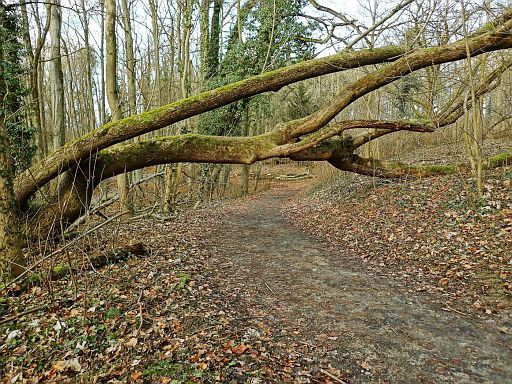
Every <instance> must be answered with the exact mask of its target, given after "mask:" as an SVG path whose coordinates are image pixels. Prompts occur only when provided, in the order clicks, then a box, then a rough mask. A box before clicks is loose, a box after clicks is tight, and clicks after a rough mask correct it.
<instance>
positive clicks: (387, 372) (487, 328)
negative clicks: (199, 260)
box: [207, 188, 512, 383]
mask: <svg viewBox="0 0 512 384" xmlns="http://www.w3.org/2000/svg"><path fill="white" fill-rule="evenodd" d="M293 193H294V191H293V189H289V188H282V189H278V190H275V191H272V192H271V193H268V194H266V195H263V196H259V197H257V198H255V199H254V198H253V199H252V200H251V199H249V200H248V201H247V202H246V203H244V204H242V206H240V205H238V206H237V207H236V209H230V208H228V210H227V212H226V213H225V215H224V220H223V221H224V222H223V225H222V227H220V228H218V229H216V230H215V231H214V233H211V234H209V240H207V242H208V244H207V245H208V246H209V247H210V248H211V249H212V253H213V254H214V257H213V262H214V263H215V264H217V266H218V269H217V270H218V271H219V272H218V278H219V279H224V281H225V284H233V285H238V286H240V287H242V288H241V289H242V292H243V295H244V298H243V301H244V302H243V303H241V305H247V306H253V307H254V308H259V309H262V310H265V311H266V312H267V313H269V316H271V317H272V318H273V319H275V320H276V321H278V322H280V323H281V324H283V327H284V328H286V329H287V330H288V334H291V335H292V336H293V337H296V338H298V339H299V340H301V342H302V343H304V344H305V345H308V346H310V347H311V350H312V351H313V352H314V353H317V354H319V353H320V354H322V355H323V356H324V357H325V358H327V359H328V361H330V362H331V364H332V365H333V366H335V367H337V368H339V369H341V370H350V371H351V372H352V374H351V376H352V379H351V380H353V381H354V382H358V383H380V382H382V383H388V382H389V383H440V382H447V383H512V337H511V336H510V335H507V334H504V333H501V332H500V331H499V329H498V326H497V325H496V324H495V323H493V322H491V321H487V320H484V319H480V318H478V317H477V316H476V315H471V314H468V315H461V314H459V313H456V312H454V311H446V310H443V308H442V306H439V305H437V304H434V303H432V300H429V296H428V295H427V294H419V293H414V292H410V291H409V290H408V288H407V287H404V286H403V285H402V284H403V283H400V282H399V281H395V280H393V279H391V278H389V277H386V276H379V275H377V274H376V273H375V272H373V271H371V270H369V269H368V268H367V266H366V265H365V264H364V263H362V262H361V261H360V260H359V259H356V258H355V257H351V255H350V254H344V253H343V252H340V251H339V250H335V249H333V248H332V247H330V246H328V245H326V244H322V243H321V242H319V241H318V240H316V239H314V238H312V237H310V236H309V235H306V234H304V233H303V232H301V231H300V230H298V229H296V228H294V227H293V226H292V225H290V224H289V223H288V222H286V220H285V219H284V218H282V217H281V216H280V214H279V209H280V205H281V204H282V203H283V202H284V201H285V200H286V199H288V198H290V197H291V196H292V195H293ZM210 236H211V237H210ZM293 330H296V331H295V332H294V333H293V332H292V331H293Z"/></svg>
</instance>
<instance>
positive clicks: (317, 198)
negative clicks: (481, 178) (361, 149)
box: [286, 168, 512, 318]
mask: <svg viewBox="0 0 512 384" xmlns="http://www.w3.org/2000/svg"><path fill="white" fill-rule="evenodd" d="M473 184H474V183H473V181H472V180H471V179H469V178H468V176H466V175H452V176H445V177H438V178H430V179H424V180H410V181H404V182H400V183H396V182H393V183H389V182H386V181H380V180H371V179H368V178H366V179H361V178H355V179H354V178H349V179H340V180H338V182H337V183H335V184H334V185H331V186H330V187H328V188H324V189H322V190H320V191H318V192H316V193H313V194H303V195H302V196H301V197H299V198H297V199H295V200H294V201H291V202H289V203H288V205H287V208H286V211H287V214H286V216H287V217H288V219H289V222H290V223H292V224H293V225H296V226H298V227H300V228H301V229H303V230H304V231H306V232H308V233H310V234H313V235H315V236H316V237H317V238H320V239H324V240H326V241H328V242H330V243H332V244H334V245H336V246H338V247H339V248H340V249H343V252H348V253H350V254H352V255H353V256H354V257H359V258H361V259H362V260H363V261H364V262H366V263H367V264H368V268H370V269H372V270H375V271H377V272H379V273H380V272H386V273H387V274H389V275H390V276H392V277H393V278H398V279H400V280H403V281H405V282H406V283H407V284H410V285H411V289H413V290H416V291H427V292H431V293H436V297H437V298H438V301H439V302H440V303H443V304H444V306H445V308H451V307H452V306H454V307H456V308H457V310H458V311H460V312H462V313H464V312H466V311H467V310H469V309H470V308H473V309H476V310H478V311H480V312H482V313H487V314H489V315H491V314H497V316H498V317H500V316H503V317H505V318H508V317H509V316H510V311H511V309H512V169H511V168H504V169H500V170H495V171H493V172H492V173H488V174H487V178H486V183H485V189H486V192H485V196H484V198H483V199H477V198H476V197H475V191H474V190H473ZM454 309H455V308H454Z"/></svg>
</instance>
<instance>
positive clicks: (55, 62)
mask: <svg viewBox="0 0 512 384" xmlns="http://www.w3.org/2000/svg"><path fill="white" fill-rule="evenodd" d="M48 7H50V12H49V13H50V15H51V21H50V36H51V40H52V43H51V57H50V60H51V61H50V88H51V95H52V97H51V105H52V122H53V150H54V151H56V150H57V149H59V148H60V147H62V146H63V145H64V143H65V142H66V126H65V111H64V79H63V73H62V60H61V49H60V40H61V26H62V10H61V7H60V0H55V1H54V2H53V3H52V4H50V5H48Z"/></svg>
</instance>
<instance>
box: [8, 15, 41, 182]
mask: <svg viewBox="0 0 512 384" xmlns="http://www.w3.org/2000/svg"><path fill="white" fill-rule="evenodd" d="M0 12H2V13H3V14H2V17H1V20H2V23H0V40H1V41H2V44H1V49H2V50H3V59H4V60H3V61H1V62H0V77H1V78H2V79H3V81H4V84H5V88H6V89H5V90H6V92H5V95H3V97H1V98H0V113H3V114H4V116H5V118H6V120H5V122H6V126H7V134H8V136H9V140H10V143H11V147H10V151H11V157H12V160H13V165H14V169H15V172H16V173H19V172H21V171H23V170H25V169H26V168H28V167H29V166H30V164H31V162H32V158H33V157H34V155H35V152H36V146H35V144H34V136H35V130H34V128H33V127H30V126H28V125H27V124H26V117H27V115H26V114H27V113H28V111H27V109H26V108H25V105H24V102H23V98H24V97H25V96H26V95H27V94H28V92H29V89H28V88H27V87H26V86H24V85H23V83H22V77H23V75H24V74H25V69H24V68H23V67H22V65H21V58H22V57H23V46H22V43H21V41H20V36H21V28H20V25H19V15H18V14H16V12H15V11H14V10H13V9H11V8H8V9H6V8H5V7H3V8H0Z"/></svg>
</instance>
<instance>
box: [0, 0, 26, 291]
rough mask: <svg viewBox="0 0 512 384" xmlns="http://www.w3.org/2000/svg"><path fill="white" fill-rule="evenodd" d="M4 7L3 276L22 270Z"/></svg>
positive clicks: (0, 133)
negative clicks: (7, 114) (8, 114)
mask: <svg viewBox="0 0 512 384" xmlns="http://www.w3.org/2000/svg"><path fill="white" fill-rule="evenodd" d="M4 17H5V8H4V3H3V0H0V64H1V65H0V279H1V281H2V283H5V282H6V280H7V279H10V278H12V277H16V276H18V275H20V274H21V273H22V272H23V269H24V268H23V261H24V260H23V252H22V248H21V234H20V224H19V221H18V216H17V210H16V201H15V198H14V189H13V183H12V181H13V167H12V161H11V154H10V143H9V137H8V134H7V127H6V122H5V114H4V112H3V111H4V109H5V108H4V99H5V96H6V86H5V82H4V79H5V76H6V72H5V69H4V68H6V67H7V66H4V65H3V64H4V59H3V46H2V43H3V41H4V36H5V35H4V34H6V33H8V31H6V30H5V29H4Z"/></svg>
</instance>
